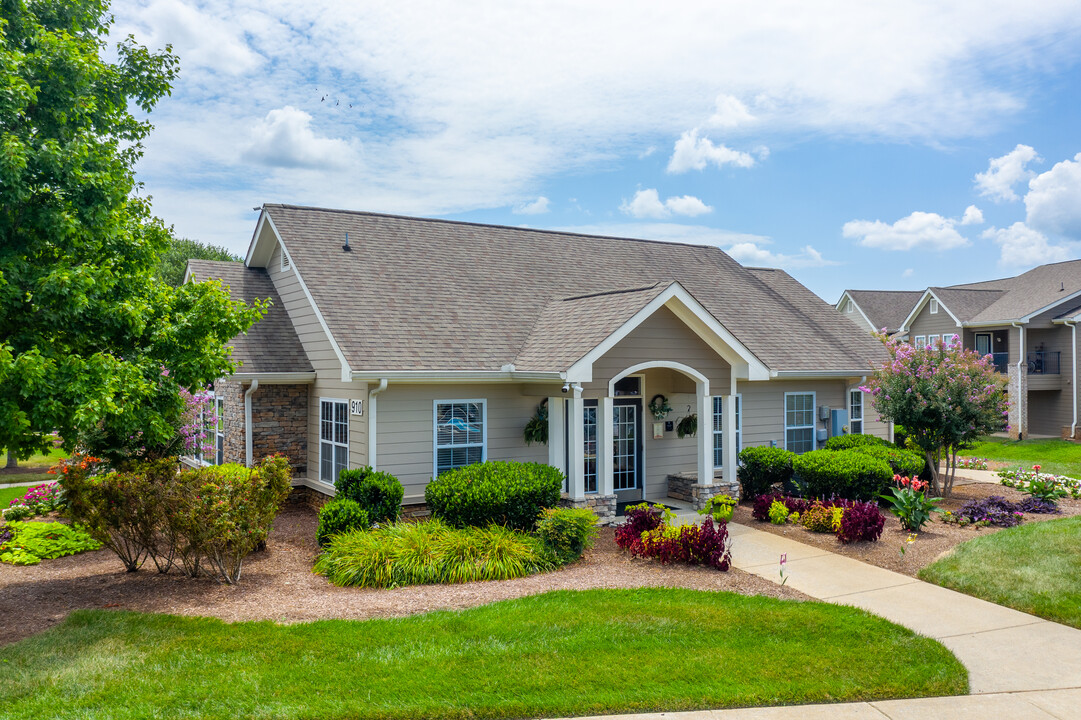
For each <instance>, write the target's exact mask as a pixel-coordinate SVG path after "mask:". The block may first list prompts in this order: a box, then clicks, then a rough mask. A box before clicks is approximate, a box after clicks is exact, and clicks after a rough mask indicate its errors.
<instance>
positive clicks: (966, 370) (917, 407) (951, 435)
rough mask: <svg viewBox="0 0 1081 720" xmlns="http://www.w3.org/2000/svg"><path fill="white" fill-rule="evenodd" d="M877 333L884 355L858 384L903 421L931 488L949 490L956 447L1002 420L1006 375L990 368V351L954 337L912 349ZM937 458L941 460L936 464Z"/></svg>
mask: <svg viewBox="0 0 1081 720" xmlns="http://www.w3.org/2000/svg"><path fill="white" fill-rule="evenodd" d="M955 338H956V336H955ZM880 339H882V341H883V342H884V343H885V344H886V349H887V350H888V351H889V354H890V360H889V361H888V362H886V363H885V364H884V365H883V366H882V367H880V368H878V369H877V370H875V373H874V375H873V376H872V377H871V378H870V380H869V381H868V383H867V385H866V386H864V387H861V388H860V389H861V390H863V391H864V392H867V393H870V395H871V403H872V406H873V407H874V409H875V410H876V411H878V413H879V414H880V415H881V416H882V418H883V419H885V420H890V421H892V422H894V423H897V424H899V425H903V426H904V427H905V430H906V431H907V433H908V437H909V439H910V440H911V441H912V442H913V443H915V445H916V446H917V447H918V448H919V449H920V450H922V451H923V453H924V456H925V457H926V458H927V463H928V465H929V467H930V468H931V491H932V493H933V494H935V495H949V494H950V492H951V491H952V490H953V481H954V477H955V475H956V471H957V451H958V450H959V449H961V448H963V447H964V446H965V445H966V444H969V443H971V442H973V441H975V440H976V439H977V438H978V437H979V436H981V435H986V434H988V433H992V432H997V431H999V430H1001V429H1003V427H1005V425H1006V418H1007V413H1008V410H1007V400H1006V397H1007V395H1006V392H1007V391H1006V383H1007V380H1006V376H1005V375H1002V374H1001V373H998V372H995V368H994V365H993V364H992V362H991V356H990V355H986V356H981V355H979V354H977V353H976V352H973V351H971V350H965V349H963V348H961V347H960V343H956V341H955V344H954V345H952V346H950V347H945V346H942V345H936V346H933V347H925V348H918V349H917V348H915V347H912V346H911V345H909V344H907V343H901V342H898V341H891V340H887V339H886V338H885V336H880ZM940 458H941V459H944V460H945V466H944V467H943V468H942V469H941V470H940V468H939V459H940Z"/></svg>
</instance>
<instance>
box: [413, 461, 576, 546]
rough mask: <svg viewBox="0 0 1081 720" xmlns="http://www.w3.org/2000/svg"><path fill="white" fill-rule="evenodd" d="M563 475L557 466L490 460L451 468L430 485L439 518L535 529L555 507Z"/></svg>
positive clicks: (427, 495)
mask: <svg viewBox="0 0 1081 720" xmlns="http://www.w3.org/2000/svg"><path fill="white" fill-rule="evenodd" d="M563 480H564V478H563V473H561V472H560V471H559V470H557V469H556V468H554V467H552V466H551V465H542V464H540V463H523V462H498V461H493V462H484V463H476V464H473V465H466V466H465V467H460V468H457V469H455V470H449V471H447V472H445V473H443V474H442V475H440V476H439V477H438V478H435V479H434V480H432V481H431V482H430V483H428V487H426V488H425V489H424V501H425V502H426V503H427V504H428V509H429V510H430V511H431V513H432V516H433V517H437V518H440V519H441V520H443V521H444V522H445V523H447V524H448V525H452V526H454V527H470V526H472V527H485V526H487V525H491V524H496V525H505V526H506V527H509V528H514V529H516V530H527V531H528V530H532V529H533V527H534V525H536V522H537V518H538V517H539V516H540V513H541V511H542V510H544V509H545V508H551V507H555V506H556V504H557V503H558V502H559V493H560V490H562V488H563Z"/></svg>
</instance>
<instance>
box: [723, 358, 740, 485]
mask: <svg viewBox="0 0 1081 720" xmlns="http://www.w3.org/2000/svg"><path fill="white" fill-rule="evenodd" d="M721 445H722V448H723V449H722V450H721V453H722V455H723V457H722V458H721V461H722V463H723V464H724V481H725V482H735V481H736V473H737V472H738V469H737V467H738V462H739V447H738V443H736V374H735V373H734V372H733V373H732V375H731V378H730V380H729V382H728V395H726V396H725V398H724V409H723V410H722V412H721Z"/></svg>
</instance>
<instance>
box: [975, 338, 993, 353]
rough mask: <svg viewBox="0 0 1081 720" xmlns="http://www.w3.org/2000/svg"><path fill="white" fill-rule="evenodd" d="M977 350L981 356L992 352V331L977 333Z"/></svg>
mask: <svg viewBox="0 0 1081 720" xmlns="http://www.w3.org/2000/svg"><path fill="white" fill-rule="evenodd" d="M976 352H977V353H979V354H980V355H981V356H983V355H990V354H991V334H990V333H976Z"/></svg>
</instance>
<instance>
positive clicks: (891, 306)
mask: <svg viewBox="0 0 1081 720" xmlns="http://www.w3.org/2000/svg"><path fill="white" fill-rule="evenodd" d="M922 295H923V293H922V292H921V291H919V290H845V291H844V292H843V293H842V294H841V298H840V299H839V300H838V301H837V304H836V305H835V307H836V308H837V311H838V312H839V313H841V314H842V315H844V316H845V317H847V318H848V319H849V320H851V321H852V322H854V323H856V324H857V325H859V326H860V327H861V328H863V329H864V330H866V331H867V332H881V331H883V330H885V331H886V334H887V335H890V336H892V335H894V334H896V333H897V331H898V330H899V329H900V328H901V323H902V322H904V320H905V318H906V317H908V313H909V311H910V310H912V307H913V306H914V305H915V304H916V303H917V302H918V301H919V299H920V297H921V296H922Z"/></svg>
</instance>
